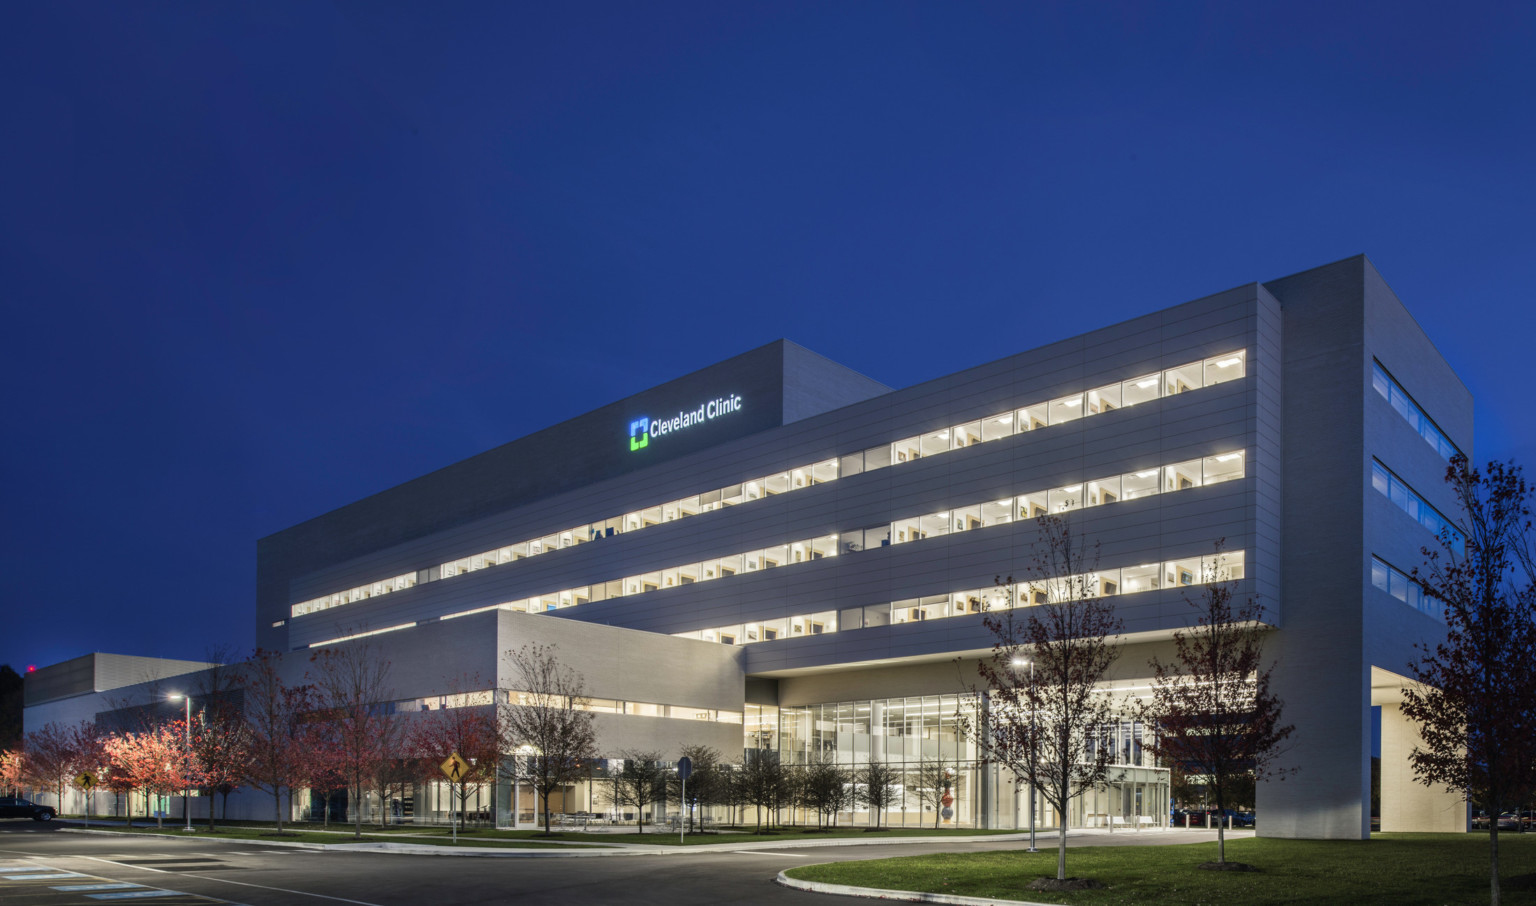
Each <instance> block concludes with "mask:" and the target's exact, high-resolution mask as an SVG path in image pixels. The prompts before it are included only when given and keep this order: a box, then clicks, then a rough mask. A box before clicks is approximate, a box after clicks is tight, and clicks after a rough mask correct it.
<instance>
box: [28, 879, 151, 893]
mask: <svg viewBox="0 0 1536 906" xmlns="http://www.w3.org/2000/svg"><path fill="white" fill-rule="evenodd" d="M143 886H144V885H143V884H129V883H128V882H127V881H113V882H112V883H110V884H65V885H64V886H63V887H50V888H48V889H49V890H69V891H75V890H127V889H128V888H130V887H143Z"/></svg>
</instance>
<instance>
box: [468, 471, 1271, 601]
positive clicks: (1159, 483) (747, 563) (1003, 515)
mask: <svg viewBox="0 0 1536 906" xmlns="http://www.w3.org/2000/svg"><path fill="white" fill-rule="evenodd" d="M1243 463H1244V459H1243V454H1242V452H1241V451H1238V452H1233V453H1221V454H1217V455H1215V456H1208V457H1206V458H1205V459H1192V460H1189V461H1188V462H1182V463H1177V464H1175V465H1171V466H1164V467H1162V468H1160V469H1159V468H1153V469H1147V470H1144V471H1141V472H1128V473H1126V474H1125V475H1117V476H1114V477H1111V478H1101V479H1097V480H1094V481H1089V482H1080V483H1078V484H1075V485H1068V486H1065V487H1062V488H1053V489H1051V490H1049V491H1037V492H1034V493H1030V494H1022V495H1020V496H1018V497H1006V498H1004V499H1002V500H994V501H988V502H985V503H977V504H973V505H970V506H963V507H956V508H954V509H953V510H948V511H945V512H941V513H933V514H930V515H927V516H913V517H908V518H905V519H898V520H896V521H894V522H891V523H888V524H886V525H882V526H877V527H874V528H869V529H856V530H854V531H851V532H844V533H842V534H840V535H823V536H822V537H820V538H812V539H810V540H809V541H796V542H791V543H789V544H780V545H775V546H773V547H769V548H765V549H763V550H756V551H747V552H746V553H742V554H731V555H729V556H725V557H719V558H716V559H714V560H704V561H702V562H699V563H688V564H684V565H682V566H674V567H671V568H669V569H663V570H657V571H655V572H649V573H641V574H640V575H638V576H627V577H625V578H623V579H614V580H612V581H609V582H601V583H597V584H593V585H583V586H578V587H576V588H567V589H563V590H561V591H554V592H549V593H547V594H542V595H533V596H532V597H528V598H523V599H519V600H516V601H506V602H503V603H501V604H492V605H487V606H485V607H477V608H475V609H473V610H466V611H461V612H459V613H455V614H450V615H448V616H446V617H443V619H452V618H454V617H462V616H468V615H469V614H472V613H482V612H484V611H487V610H497V609H500V610H516V611H524V612H527V613H542V612H545V611H550V610H560V609H562V608H566V607H575V606H577V605H580V604H586V603H588V602H591V601H605V600H608V599H609V598H619V597H628V596H629V595H639V594H645V593H646V592H651V591H657V590H659V589H662V588H675V587H677V586H681V585H692V584H694V583H696V582H707V581H710V580H713V579H723V578H726V577H728V576H734V575H736V574H738V573H751V572H757V571H759V570H762V569H770V568H772V567H776V566H783V565H786V564H790V563H802V562H805V561H807V560H820V559H822V558H823V557H834V556H837V554H838V552H839V551H840V550H841V551H842V552H844V553H854V552H857V551H862V550H868V549H871V548H875V547H884V546H888V545H890V544H892V543H895V544H904V543H907V542H910V541H918V540H921V539H923V538H928V537H936V536H939V535H947V534H950V533H953V532H964V531H969V530H972V529H978V528H985V527H986V526H990V525H1002V524H1005V523H1009V522H1012V521H1014V520H1015V519H1029V518H1035V517H1039V516H1043V515H1045V514H1046V512H1048V511H1049V512H1064V511H1067V510H1072V509H1076V508H1077V507H1079V506H1104V505H1107V504H1111V503H1115V502H1118V501H1120V500H1134V499H1136V498H1138V497H1144V496H1149V495H1152V494H1157V493H1160V492H1164V493H1171V492H1174V491H1182V490H1187V489H1190V488H1196V487H1200V486H1201V485H1203V484H1214V483H1217V482H1222V481H1231V480H1233V479H1237V478H1242V477H1243V474H1244V469H1243ZM1159 476H1161V478H1159ZM1085 488H1086V494H1087V496H1086V497H1084V489H1085ZM1079 499H1082V500H1083V501H1084V502H1083V503H1081V504H1080V503H1079V502H1078V500H1079ZM893 539H894V540H893Z"/></svg>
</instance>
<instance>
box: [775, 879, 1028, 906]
mask: <svg viewBox="0 0 1536 906" xmlns="http://www.w3.org/2000/svg"><path fill="white" fill-rule="evenodd" d="M774 881H775V882H776V883H778V884H780V885H781V886H784V887H788V888H791V889H793V890H805V891H809V892H811V893H829V894H832V895H834V896H840V897H865V898H868V899H873V900H899V901H902V902H906V903H945V904H949V906H1057V904H1054V903H1035V902H1032V901H1030V900H1000V899H995V898H992V897H962V896H958V895H956V894H951V893H918V892H917V891H915V890H882V889H881V888H879V887H851V886H849V885H847V884H826V883H823V882H821V881H801V880H798V879H796V878H791V877H789V876H788V875H786V874H785V873H784V872H782V871H781V872H779V875H778V877H776V878H774Z"/></svg>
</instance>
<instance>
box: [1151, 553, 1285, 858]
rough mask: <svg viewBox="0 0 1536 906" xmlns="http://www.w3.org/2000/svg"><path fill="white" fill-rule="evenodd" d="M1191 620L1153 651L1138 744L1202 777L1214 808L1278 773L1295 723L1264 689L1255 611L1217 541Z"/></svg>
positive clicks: (1221, 852) (1221, 846) (1222, 849)
mask: <svg viewBox="0 0 1536 906" xmlns="http://www.w3.org/2000/svg"><path fill="white" fill-rule="evenodd" d="M1202 578H1203V579H1204V585H1202V586H1201V588H1202V592H1201V595H1200V599H1199V601H1194V600H1191V599H1189V598H1188V597H1186V598H1185V601H1187V602H1188V603H1189V605H1190V606H1191V607H1193V608H1195V610H1196V611H1197V612H1198V614H1197V616H1196V619H1195V625H1194V626H1193V627H1191V628H1189V629H1181V630H1179V631H1177V632H1175V633H1174V634H1173V650H1174V654H1173V659H1172V660H1171V661H1168V662H1164V661H1162V660H1159V659H1158V658H1155V657H1154V658H1152V660H1151V661H1150V665H1151V667H1152V697H1151V698H1150V699H1149V700H1147V701H1146V702H1145V703H1144V704H1143V705H1142V707H1141V717H1142V719H1143V720H1144V721H1145V722H1146V723H1147V724H1148V725H1149V726H1150V727H1151V728H1153V732H1152V734H1151V735H1150V737H1149V738H1146V739H1144V740H1143V744H1144V745H1145V746H1146V747H1147V748H1148V749H1150V750H1151V751H1152V753H1153V754H1154V755H1156V756H1157V757H1158V758H1160V759H1162V760H1163V762H1164V763H1167V764H1176V765H1178V766H1179V767H1180V768H1181V769H1182V770H1183V771H1184V772H1186V773H1189V774H1197V775H1201V776H1203V777H1204V778H1205V781H1206V782H1205V787H1206V791H1207V792H1208V793H1209V794H1210V795H1211V796H1213V797H1214V798H1215V800H1216V803H1215V804H1216V808H1218V809H1220V810H1222V811H1221V814H1225V813H1226V812H1225V810H1226V809H1227V808H1228V807H1229V805H1232V804H1234V803H1235V801H1236V800H1235V798H1234V796H1235V794H1237V793H1239V792H1240V789H1241V788H1242V787H1244V786H1251V784H1252V782H1253V781H1254V780H1257V779H1266V778H1283V777H1284V776H1286V774H1287V773H1289V772H1287V771H1284V770H1281V769H1277V768H1276V767H1275V765H1274V760H1275V757H1276V756H1277V755H1279V754H1280V752H1281V751H1282V748H1281V746H1282V743H1284V741H1285V739H1286V738H1287V737H1289V736H1290V735H1291V733H1292V732H1294V731H1295V729H1296V728H1295V727H1294V726H1292V725H1290V724H1283V723H1282V722H1281V711H1282V709H1283V703H1282V702H1281V701H1280V699H1279V697H1278V696H1276V695H1275V693H1274V691H1273V690H1272V689H1271V688H1270V676H1271V674H1272V673H1273V672H1274V664H1273V663H1270V664H1265V663H1264V635H1265V633H1266V632H1267V630H1266V629H1265V628H1264V626H1263V624H1262V623H1260V622H1259V620H1260V617H1261V616H1262V611H1261V609H1260V608H1259V605H1258V603H1257V602H1256V601H1255V600H1254V599H1252V598H1249V599H1248V601H1247V602H1246V603H1244V604H1242V605H1240V606H1237V607H1234V606H1233V603H1232V584H1231V583H1230V582H1227V581H1225V580H1226V578H1227V572H1226V569H1225V568H1224V566H1223V565H1222V559H1221V545H1220V544H1218V545H1217V546H1216V557H1215V558H1213V559H1212V560H1211V562H1210V565H1209V566H1207V567H1205V575H1204V576H1203V577H1202ZM1226 833H1227V832H1226V825H1225V823H1224V822H1220V821H1218V822H1217V824H1216V862H1217V864H1225V863H1226V861H1227V848H1226V843H1227V840H1226Z"/></svg>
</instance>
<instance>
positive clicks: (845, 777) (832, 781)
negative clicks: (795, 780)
mask: <svg viewBox="0 0 1536 906" xmlns="http://www.w3.org/2000/svg"><path fill="white" fill-rule="evenodd" d="M799 793H800V803H801V805H802V806H804V807H805V808H806V809H807V810H809V811H813V812H815V813H816V822H817V826H818V827H835V826H836V825H837V815H838V813H839V812H841V811H843V810H844V809H846V808H848V807H849V806H850V805H852V803H853V777H852V776H851V774H850V773H849V771H848V769H847V768H844V767H843V766H842V765H840V764H838V763H837V762H836V761H834V760H833V758H832V756H830V755H823V756H822V757H820V758H818V759H817V760H815V761H813V762H811V763H810V764H808V765H806V766H805V774H804V781H803V784H802V785H801V787H800V790H799Z"/></svg>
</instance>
